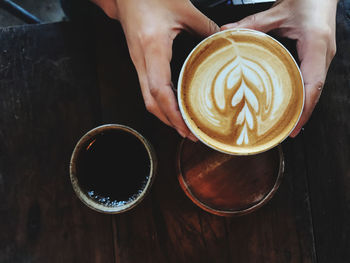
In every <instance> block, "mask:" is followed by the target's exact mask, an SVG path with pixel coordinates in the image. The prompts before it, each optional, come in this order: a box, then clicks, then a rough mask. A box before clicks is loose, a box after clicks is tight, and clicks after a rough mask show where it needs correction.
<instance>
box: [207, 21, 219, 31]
mask: <svg viewBox="0 0 350 263" xmlns="http://www.w3.org/2000/svg"><path fill="white" fill-rule="evenodd" d="M208 29H209V32H212V33H215V32H218V31H219V30H220V28H219V26H218V25H217V24H216V23H215V22H214V21H213V20H211V19H208Z"/></svg>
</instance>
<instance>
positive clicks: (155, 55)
mask: <svg viewBox="0 0 350 263" xmlns="http://www.w3.org/2000/svg"><path fill="white" fill-rule="evenodd" d="M94 2H95V3H96V4H98V5H99V6H100V7H101V8H102V9H103V10H104V11H105V13H106V14H107V15H108V16H109V17H111V18H113V19H117V20H119V21H120V23H121V24H122V27H123V30H124V33H125V36H126V40H127V43H128V47H129V52H130V56H131V59H132V61H133V63H134V65H135V67H136V70H137V74H138V77H139V81H140V86H141V91H142V95H143V99H144V101H145V106H146V108H147V110H148V111H149V112H151V113H153V114H154V115H155V116H157V117H158V118H159V119H160V120H161V121H163V122H164V123H165V124H167V125H169V126H171V127H174V128H175V129H176V130H177V131H178V132H179V134H180V135H181V136H182V137H188V138H190V139H192V140H196V138H195V137H194V136H193V135H192V134H191V132H190V131H189V129H188V128H187V126H186V124H185V123H184V121H183V119H182V116H181V113H180V111H179V108H178V105H177V101H176V98H175V95H174V92H173V90H172V82H171V70H170V60H171V56H172V44H173V40H174V38H175V37H176V36H177V35H178V34H179V33H180V31H181V30H187V31H191V32H194V33H197V34H199V35H201V36H203V37H207V36H209V35H211V34H213V33H216V32H217V31H219V27H218V26H217V25H216V24H215V23H214V22H213V21H211V20H210V19H209V18H207V17H206V16H205V15H204V14H202V13H201V12H200V11H199V10H198V9H196V8H195V7H194V6H193V5H192V3H191V2H190V1H189V0H142V1H140V0H94Z"/></svg>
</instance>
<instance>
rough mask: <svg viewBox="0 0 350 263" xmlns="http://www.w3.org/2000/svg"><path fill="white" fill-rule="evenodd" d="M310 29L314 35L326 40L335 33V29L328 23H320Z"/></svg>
mask: <svg viewBox="0 0 350 263" xmlns="http://www.w3.org/2000/svg"><path fill="white" fill-rule="evenodd" d="M310 30H311V31H312V32H313V34H314V36H316V37H318V38H321V39H324V40H330V39H331V38H332V35H333V30H332V29H331V28H330V26H328V25H327V26H322V25H318V26H316V27H313V28H310Z"/></svg>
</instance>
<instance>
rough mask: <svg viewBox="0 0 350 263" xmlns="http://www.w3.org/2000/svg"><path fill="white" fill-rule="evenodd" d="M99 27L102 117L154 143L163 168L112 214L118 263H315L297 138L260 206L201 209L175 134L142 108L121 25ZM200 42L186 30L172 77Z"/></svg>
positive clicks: (288, 147)
mask: <svg viewBox="0 0 350 263" xmlns="http://www.w3.org/2000/svg"><path fill="white" fill-rule="evenodd" d="M251 12H252V11H251ZM240 15H241V16H242V14H240ZM225 19H226V20H227V19H228V18H227V17H226V18H225ZM96 25H97V27H96V32H97V40H98V44H97V64H98V79H99V84H100V89H101V104H102V119H103V121H104V122H105V123H109V122H116V123H123V124H127V125H130V126H132V127H134V128H136V129H138V130H139V131H141V132H142V133H143V134H144V135H145V136H146V137H147V138H149V139H150V141H151V142H152V143H153V145H154V146H155V149H156V152H157V155H158V157H159V165H160V167H159V173H158V176H157V179H156V181H155V184H154V185H153V188H152V191H151V194H150V195H149V196H148V197H147V198H146V200H144V202H143V203H142V204H140V205H139V206H138V207H136V208H135V209H134V210H132V211H130V212H128V213H125V214H122V215H116V216H114V231H115V251H116V253H115V254H116V259H115V262H128V263H129V262H140V261H142V262H244V263H246V262H298V263H299V262H315V261H316V257H315V252H314V246H313V233H312V222H311V217H310V206H309V198H308V189H307V181H306V169H305V160H304V152H303V151H304V148H303V145H302V141H300V140H299V139H297V140H289V141H288V142H287V143H286V144H285V146H284V147H285V153H286V157H285V158H286V164H287V167H286V175H285V179H284V182H282V185H281V188H280V190H279V191H278V192H277V194H276V196H275V197H274V198H273V199H272V201H271V202H270V203H269V204H267V205H266V206H265V207H263V208H262V209H260V210H259V211H257V212H256V213H253V214H251V215H248V216H244V217H239V218H232V219H226V218H223V217H218V216H214V215H211V214H208V213H206V212H204V211H202V210H200V209H199V208H197V207H196V206H195V205H194V204H193V203H192V202H191V201H190V200H189V199H188V198H187V197H186V196H185V194H184V193H183V192H182V190H181V188H180V187H179V184H178V181H177V179H176V167H175V160H176V159H175V158H176V151H177V146H178V143H179V139H180V138H179V136H178V135H177V134H176V133H175V132H174V131H173V130H172V129H170V128H168V127H165V125H163V124H161V123H160V122H159V121H158V120H157V119H155V118H154V117H152V116H151V115H150V114H148V113H147V112H146V110H145V109H144V104H143V102H142V97H141V93H140V90H139V84H138V80H137V75H136V72H135V69H134V68H133V66H132V63H131V60H130V58H129V55H128V53H127V52H128V51H127V46H126V43H125V39H124V37H123V34H122V30H121V28H120V26H119V25H118V23H111V22H108V21H107V20H103V21H101V20H98V21H97V22H96ZM111 32H114V33H113V34H111ZM197 42H198V39H196V38H193V37H189V36H188V35H182V36H180V37H179V38H178V39H177V40H176V44H175V46H174V55H173V61H172V71H173V80H174V82H176V78H177V76H178V72H179V69H180V68H181V64H182V63H183V61H184V59H185V57H186V54H187V53H188V52H189V50H190V49H191V48H192V47H193V45H194V44H195V43H197Z"/></svg>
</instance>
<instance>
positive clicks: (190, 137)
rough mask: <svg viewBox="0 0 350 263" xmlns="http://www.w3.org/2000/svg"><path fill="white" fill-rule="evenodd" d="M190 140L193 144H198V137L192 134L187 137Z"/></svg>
mask: <svg viewBox="0 0 350 263" xmlns="http://www.w3.org/2000/svg"><path fill="white" fill-rule="evenodd" d="M187 138H188V139H190V140H191V141H193V142H198V139H197V138H196V136H194V135H193V134H192V133H190V134H189V135H188V136H187Z"/></svg>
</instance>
